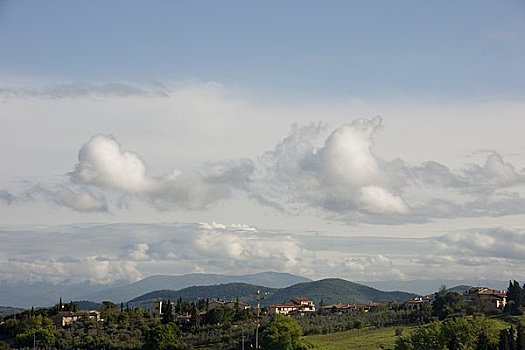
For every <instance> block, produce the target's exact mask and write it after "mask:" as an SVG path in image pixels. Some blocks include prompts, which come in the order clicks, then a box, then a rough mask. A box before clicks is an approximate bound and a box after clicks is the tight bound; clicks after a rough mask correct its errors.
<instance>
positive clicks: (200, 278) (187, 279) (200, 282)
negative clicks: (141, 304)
mask: <svg viewBox="0 0 525 350" xmlns="http://www.w3.org/2000/svg"><path fill="white" fill-rule="evenodd" d="M308 281H311V279H309V278H305V277H301V276H296V275H292V274H289V273H283V272H260V273H255V274H248V275H241V276H230V275H220V274H200V273H197V274H195V273H193V274H185V275H180V276H162V275H158V276H150V277H147V278H145V279H143V280H140V281H138V282H134V283H131V284H128V285H125V286H121V287H116V288H110V289H105V290H102V291H99V292H96V293H91V294H86V295H83V296H82V297H81V299H84V300H91V301H95V302H100V301H104V300H109V301H112V302H115V303H120V302H122V301H126V300H130V299H133V298H135V297H137V296H140V295H143V294H145V293H148V292H151V291H155V290H168V289H169V290H181V289H184V288H188V287H193V286H209V285H217V284H227V283H246V284H253V285H259V286H264V287H269V288H283V287H288V286H291V285H294V284H297V283H301V282H308Z"/></svg>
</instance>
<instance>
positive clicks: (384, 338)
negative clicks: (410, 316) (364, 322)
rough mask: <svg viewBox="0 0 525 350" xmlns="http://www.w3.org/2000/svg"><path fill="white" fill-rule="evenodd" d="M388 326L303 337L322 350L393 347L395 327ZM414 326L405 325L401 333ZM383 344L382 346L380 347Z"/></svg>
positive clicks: (408, 330)
mask: <svg viewBox="0 0 525 350" xmlns="http://www.w3.org/2000/svg"><path fill="white" fill-rule="evenodd" d="M396 328H397V327H389V328H382V329H375V328H367V329H361V330H359V331H358V330H355V329H352V330H349V331H346V332H341V333H331V334H322V335H312V336H308V337H304V338H303V339H304V340H305V341H306V342H307V343H309V344H311V345H314V346H315V349H320V350H321V349H322V350H360V349H363V350H376V349H393V348H394V343H395V341H396V335H395V329H396ZM413 328H414V327H405V328H404V329H403V334H407V333H408V332H410V330H411V329H413ZM381 346H383V347H381Z"/></svg>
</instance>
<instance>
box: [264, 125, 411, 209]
mask: <svg viewBox="0 0 525 350" xmlns="http://www.w3.org/2000/svg"><path fill="white" fill-rule="evenodd" d="M381 127H382V119H381V118H380V117H376V118H374V119H371V120H366V119H357V120H355V121H353V122H352V123H350V124H346V125H343V126H342V127H340V128H338V129H336V130H335V131H333V132H332V133H331V134H330V135H329V136H328V137H327V138H326V139H325V141H324V143H322V142H319V139H320V135H321V133H322V131H323V128H322V125H321V124H311V125H308V126H306V127H298V126H294V127H293V128H292V131H291V132H290V134H289V135H288V136H287V137H286V138H285V139H284V140H283V141H282V142H281V143H279V144H278V145H277V147H276V148H275V149H274V150H273V151H271V152H267V153H265V154H264V155H263V157H262V161H263V166H264V167H265V169H264V172H259V174H262V177H260V178H258V179H257V181H258V182H259V183H262V184H264V185H265V186H266V188H262V191H261V192H260V193H259V194H260V195H261V196H262V197H265V198H268V200H269V201H274V200H277V201H278V198H286V199H287V202H288V203H279V204H280V205H285V204H288V207H289V205H290V204H303V205H307V206H312V207H316V208H321V209H322V210H324V211H326V212H332V213H338V214H341V215H349V214H357V215H359V214H364V215H368V214H378V215H384V214H387V215H397V214H404V213H407V212H408V211H409V210H410V208H409V206H408V205H407V203H406V202H405V201H404V200H403V198H402V197H401V196H400V194H399V193H397V191H396V189H395V188H394V186H393V184H392V181H390V179H389V176H388V173H387V172H386V169H385V165H384V162H382V161H381V160H380V159H379V158H377V156H376V155H375V154H374V153H373V151H372V148H373V146H374V134H375V133H376V132H377V130H378V129H380V128H381ZM260 189H261V187H259V188H257V190H260ZM354 218H357V217H356V216H355V215H354Z"/></svg>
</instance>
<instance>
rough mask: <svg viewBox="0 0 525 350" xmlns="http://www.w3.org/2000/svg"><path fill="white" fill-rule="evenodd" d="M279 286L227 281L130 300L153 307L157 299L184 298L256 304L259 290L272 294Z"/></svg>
mask: <svg viewBox="0 0 525 350" xmlns="http://www.w3.org/2000/svg"><path fill="white" fill-rule="evenodd" d="M278 290H279V289H277V288H269V287H264V286H257V285H253V284H248V283H226V284H218V285H212V286H193V287H188V288H183V289H181V290H169V289H167V290H156V291H153V292H149V293H146V294H144V295H141V296H139V297H137V298H134V299H132V300H130V301H129V305H130V306H132V307H135V306H141V307H144V308H149V307H151V305H152V303H153V301H155V300H168V299H170V300H172V301H175V300H177V299H179V298H182V300H184V301H190V302H196V301H198V300H199V299H209V300H226V301H232V300H237V299H238V300H239V301H241V302H243V303H246V304H250V305H255V304H256V303H257V291H260V293H261V295H271V294H273V293H275V292H276V291H278Z"/></svg>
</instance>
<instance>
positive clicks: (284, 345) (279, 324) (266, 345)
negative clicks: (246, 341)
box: [261, 315, 304, 350]
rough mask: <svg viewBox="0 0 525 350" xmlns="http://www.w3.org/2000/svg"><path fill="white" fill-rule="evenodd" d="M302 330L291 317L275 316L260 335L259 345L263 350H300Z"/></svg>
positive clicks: (301, 346)
mask: <svg viewBox="0 0 525 350" xmlns="http://www.w3.org/2000/svg"><path fill="white" fill-rule="evenodd" d="M301 335H302V330H301V327H300V326H299V324H298V323H297V321H296V320H294V319H293V318H291V317H287V316H281V315H275V317H274V318H273V319H272V320H271V321H270V323H269V324H268V326H267V327H266V328H265V330H264V331H263V333H262V336H261V344H262V346H263V349H264V350H296V349H302V348H304V346H303V345H302V344H301V341H300V339H301Z"/></svg>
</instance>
